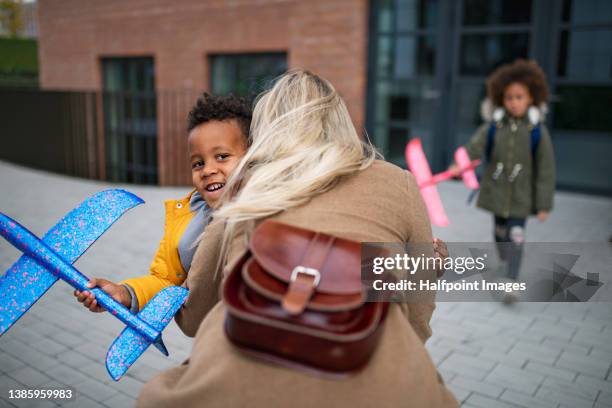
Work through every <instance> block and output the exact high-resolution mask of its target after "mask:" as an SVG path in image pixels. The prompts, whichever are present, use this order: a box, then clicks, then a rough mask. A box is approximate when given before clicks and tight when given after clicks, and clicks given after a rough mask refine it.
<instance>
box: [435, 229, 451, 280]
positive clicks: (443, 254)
mask: <svg viewBox="0 0 612 408" xmlns="http://www.w3.org/2000/svg"><path fill="white" fill-rule="evenodd" d="M433 247H434V255H435V256H436V257H438V258H442V264H444V261H445V260H446V258H448V248H447V246H446V243H445V242H444V241H442V240H441V239H440V238H434V240H433ZM436 272H437V273H438V278H439V277H440V276H442V275H443V274H444V272H445V270H444V268H442V269H441V270H437V271H436Z"/></svg>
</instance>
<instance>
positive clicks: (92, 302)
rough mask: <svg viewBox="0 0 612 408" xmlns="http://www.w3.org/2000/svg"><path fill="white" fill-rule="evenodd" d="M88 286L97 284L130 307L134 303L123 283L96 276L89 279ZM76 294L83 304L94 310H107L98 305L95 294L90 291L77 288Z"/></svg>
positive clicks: (91, 286) (99, 311)
mask: <svg viewBox="0 0 612 408" xmlns="http://www.w3.org/2000/svg"><path fill="white" fill-rule="evenodd" d="M87 286H88V287H89V288H94V287H96V286H97V287H99V288H100V289H102V290H103V291H105V292H106V293H108V294H109V295H110V296H111V297H112V298H113V299H115V300H116V301H117V302H119V303H121V304H122V305H123V306H125V307H127V308H128V309H129V308H130V306H131V305H132V296H131V295H130V292H129V291H128V290H127V289H126V288H125V287H124V286H123V285H117V284H116V283H113V282H111V281H108V280H106V279H95V278H94V279H92V280H90V281H89V283H88V284H87ZM74 296H75V297H76V298H77V300H78V301H79V302H81V303H82V304H83V306H85V307H86V308H88V309H89V310H90V311H92V312H95V313H101V312H105V311H106V309H104V308H103V307H102V306H100V305H98V302H97V301H96V297H95V295H94V294H93V293H91V292H89V291H83V292H80V291H78V290H75V291H74Z"/></svg>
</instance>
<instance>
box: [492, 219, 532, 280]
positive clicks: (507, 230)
mask: <svg viewBox="0 0 612 408" xmlns="http://www.w3.org/2000/svg"><path fill="white" fill-rule="evenodd" d="M525 222H526V218H502V217H498V216H495V230H494V236H495V242H496V243H498V244H499V245H497V253H498V254H499V257H500V259H501V260H502V261H505V262H508V275H507V277H508V278H510V279H513V280H516V279H517V278H518V274H519V269H520V267H521V257H522V256H523V242H524V241H525Z"/></svg>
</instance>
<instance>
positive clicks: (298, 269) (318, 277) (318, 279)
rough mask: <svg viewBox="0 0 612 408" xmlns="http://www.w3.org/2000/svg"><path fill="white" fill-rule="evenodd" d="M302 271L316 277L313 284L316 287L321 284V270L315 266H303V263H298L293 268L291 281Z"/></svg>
mask: <svg viewBox="0 0 612 408" xmlns="http://www.w3.org/2000/svg"><path fill="white" fill-rule="evenodd" d="M300 273H303V274H304V275H310V276H312V277H314V283H313V286H315V287H316V286H318V285H319V282H321V272H319V271H318V270H316V269H314V268H306V267H305V266H302V265H298V266H296V267H295V268H293V271H292V272H291V282H294V281H295V280H296V279H297V277H298V274H300Z"/></svg>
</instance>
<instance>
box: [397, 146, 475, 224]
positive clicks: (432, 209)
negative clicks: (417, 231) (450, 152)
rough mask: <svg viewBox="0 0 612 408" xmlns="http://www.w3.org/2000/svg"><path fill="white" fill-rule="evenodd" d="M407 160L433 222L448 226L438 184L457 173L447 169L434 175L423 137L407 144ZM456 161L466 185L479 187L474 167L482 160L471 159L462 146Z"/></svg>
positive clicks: (457, 151)
mask: <svg viewBox="0 0 612 408" xmlns="http://www.w3.org/2000/svg"><path fill="white" fill-rule="evenodd" d="M406 162H407V163H408V168H409V169H410V171H411V172H412V174H414V177H415V178H416V181H417V184H418V185H419V189H420V190H421V195H422V196H423V200H424V201H425V205H426V206H427V211H428V212H429V218H431V222H432V223H433V224H434V225H437V226H439V227H446V226H447V225H448V218H447V217H446V213H445V212H444V207H443V206H442V201H441V200H440V195H439V194H438V190H437V188H436V184H438V183H439V182H441V181H444V180H448V179H451V178H453V177H454V176H455V175H456V173H455V172H453V171H451V170H446V171H443V172H441V173H438V174H435V175H432V174H431V169H430V168H429V162H428V161H427V158H426V157H425V153H423V146H422V145H421V139H416V138H415V139H411V140H410V142H408V144H407V145H406ZM455 162H456V163H457V166H458V167H459V173H460V174H461V177H462V179H463V182H464V183H465V185H466V186H467V187H468V188H470V189H474V190H475V189H477V188H478V187H479V185H478V180H477V179H476V173H475V172H474V168H476V167H477V166H478V165H479V164H480V160H474V161H470V156H469V155H468V153H467V150H465V148H464V147H460V148H458V149H457V150H455Z"/></svg>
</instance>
